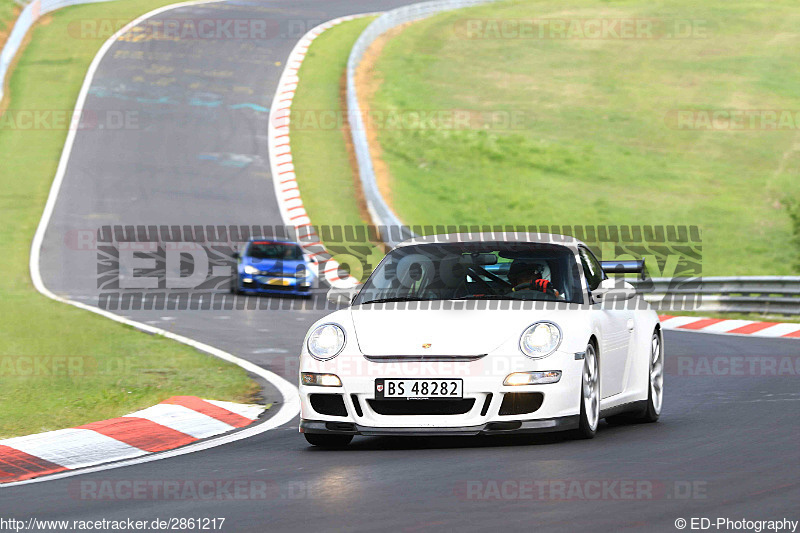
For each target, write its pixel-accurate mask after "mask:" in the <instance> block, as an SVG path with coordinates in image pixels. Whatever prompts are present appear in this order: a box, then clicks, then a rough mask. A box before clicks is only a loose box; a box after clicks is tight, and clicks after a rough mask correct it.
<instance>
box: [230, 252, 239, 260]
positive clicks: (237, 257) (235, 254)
mask: <svg viewBox="0 0 800 533" xmlns="http://www.w3.org/2000/svg"><path fill="white" fill-rule="evenodd" d="M231 255H232V256H233V258H234V259H239V252H233V253H232V254H231Z"/></svg>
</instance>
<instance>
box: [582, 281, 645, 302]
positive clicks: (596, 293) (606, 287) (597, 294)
mask: <svg viewBox="0 0 800 533" xmlns="http://www.w3.org/2000/svg"><path fill="white" fill-rule="evenodd" d="M592 296H593V297H594V299H595V300H596V301H598V302H618V301H621V300H630V299H631V298H633V297H634V296H636V288H635V287H634V286H633V285H631V284H630V283H628V282H627V281H624V280H615V279H611V278H609V279H604V280H603V281H601V282H600V286H599V287H597V288H596V289H595V290H593V291H592Z"/></svg>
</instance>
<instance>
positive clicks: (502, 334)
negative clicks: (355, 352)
mask: <svg viewBox="0 0 800 533" xmlns="http://www.w3.org/2000/svg"><path fill="white" fill-rule="evenodd" d="M534 314H535V315H538V313H536V312H535V311H534ZM351 316H352V320H353V327H354V329H355V333H356V337H357V340H358V346H359V348H360V350H361V353H363V354H364V355H367V356H409V357H415V356H426V355H428V356H478V355H485V354H488V353H490V352H492V351H494V350H496V349H498V348H499V347H500V346H501V345H502V344H503V343H505V342H507V341H509V339H512V340H515V339H518V338H519V336H520V335H521V334H522V332H523V331H524V330H525V328H526V327H527V326H529V325H530V324H532V323H533V322H535V321H536V320H537V319H540V318H537V317H536V316H531V314H529V313H526V312H520V311H514V310H509V311H504V310H409V309H392V310H388V309H375V306H371V305H365V306H355V307H352V308H351ZM426 344H430V348H424V347H423V346H424V345H426Z"/></svg>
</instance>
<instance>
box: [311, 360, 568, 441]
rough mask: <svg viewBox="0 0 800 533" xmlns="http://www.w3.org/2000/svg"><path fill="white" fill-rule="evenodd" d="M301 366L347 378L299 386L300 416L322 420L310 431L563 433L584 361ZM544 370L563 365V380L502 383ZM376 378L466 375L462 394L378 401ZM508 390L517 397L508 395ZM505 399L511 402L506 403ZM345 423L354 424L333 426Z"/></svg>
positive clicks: (316, 363)
mask: <svg viewBox="0 0 800 533" xmlns="http://www.w3.org/2000/svg"><path fill="white" fill-rule="evenodd" d="M300 370H301V372H316V373H329V374H335V375H337V376H338V377H339V378H340V379H341V383H342V384H341V386H339V387H320V386H309V385H304V384H302V383H301V384H300V386H299V389H300V404H301V419H302V420H304V421H308V422H309V423H312V422H319V423H320V424H321V425H320V424H317V425H312V426H308V427H309V428H310V429H312V430H313V429H314V428H316V429H317V430H328V431H330V430H331V429H332V428H337V427H341V428H344V427H347V428H349V429H348V431H349V432H350V433H351V434H364V435H367V434H369V435H375V434H390V435H400V434H429V433H434V434H442V432H444V434H463V435H476V434H480V433H488V432H497V431H508V430H523V429H530V430H537V431H539V430H544V431H558V430H560V429H562V428H561V425H562V424H563V423H564V422H561V421H562V420H569V419H570V417H573V416H575V415H578V414H579V413H580V397H581V396H580V391H581V378H582V370H583V361H582V360H578V359H576V357H575V354H574V353H567V352H560V353H557V354H554V355H553V356H550V357H548V358H545V359H541V360H531V359H527V358H524V357H522V356H516V355H509V356H499V355H489V356H487V357H484V358H482V359H480V360H475V361H469V362H458V363H450V362H441V363H430V362H401V363H396V364H395V363H383V362H381V363H375V362H372V361H368V360H367V359H365V358H364V357H363V356H362V355H360V354H352V355H350V354H342V355H340V356H338V357H336V358H335V359H334V360H332V361H326V362H319V361H311V360H310V358H306V357H304V358H302V360H301V368H300ZM547 370H560V371H562V377H561V380H560V381H559V382H558V383H550V384H542V385H526V386H505V385H503V380H504V379H505V377H506V376H507V375H508V374H509V373H511V372H517V371H547ZM378 378H409V379H419V378H423V379H425V378H431V379H461V380H463V399H462V400H457V401H453V402H446V401H443V400H430V401H426V400H405V401H404V400H388V401H376V393H375V386H376V385H375V382H376V379H378ZM509 394H511V395H512V396H511V397H509V398H506V396H507V395H509ZM517 395H520V396H526V398H522V397H520V396H517ZM534 396H535V397H534ZM315 397H316V398H315ZM323 397H324V398H323ZM506 399H508V400H509V402H510V404H511V405H507V404H506ZM315 400H316V405H315ZM537 401H538V402H539V403H538V405H537V404H536V402H537ZM515 402H519V403H518V404H517V403H515ZM525 402H532V404H531V405H526V403H525ZM334 403H335V404H336V405H334ZM418 407H419V408H418ZM509 407H511V408H509ZM553 420H556V421H559V422H555V423H554V422H552V421H553ZM328 423H331V424H328ZM340 423H341V424H349V426H346V425H342V426H338V425H336V424H340ZM520 424H524V425H520ZM384 431H386V432H388V433H382V432H384ZM409 432H410V433H409ZM452 432H455V433H452Z"/></svg>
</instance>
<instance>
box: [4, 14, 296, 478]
mask: <svg viewBox="0 0 800 533" xmlns="http://www.w3.org/2000/svg"><path fill="white" fill-rule="evenodd" d="M217 1H219V0H197V1H191V2H182V3H179V4H173V5H170V6H164V7H160V8H158V9H154V10H153V11H150V12H149V13H146V14H144V15H142V16H141V17H139V18H137V19H135V20H134V21H133V22H130V23H129V24H127V25H125V27H123V28H122V29H120V30H119V31H118V32H116V33H115V34H114V35H112V36H111V37H109V38H108V40H106V42H104V43H103V45H102V46H101V47H100V50H99V51H98V52H97V55H95V57H94V59H93V60H92V63H91V65H90V66H89V70H88V71H87V72H86V77H85V78H84V80H83V86H82V87H81V91H80V93H79V94H78V100H77V102H76V103H75V111H74V112H73V116H72V122H71V124H78V123H79V122H78V121H79V120H80V116H81V112H82V109H83V106H84V104H85V102H86V96H87V95H88V93H89V87H90V86H91V84H92V79H93V78H94V74H95V72H96V71H97V67H98V66H99V65H100V62H101V61H102V60H103V57H104V56H105V54H106V53H107V52H108V50H109V49H110V48H111V46H113V44H114V43H115V42H116V41H117V39H119V37H120V36H121V35H123V34H124V33H126V32H127V31H129V30H130V29H131V28H133V27H134V26H136V25H138V24H140V23H141V22H143V21H144V20H146V19H148V18H150V17H154V16H156V15H159V14H161V13H163V12H165V11H170V10H173V9H177V8H181V7H188V6H194V5H200V4H210V3H215V2H217ZM76 132H77V130H76V129H70V130H69V133H68V134H67V140H66V141H65V143H64V149H63V150H62V152H61V159H60V160H59V162H58V169H57V170H56V175H55V178H54V179H53V184H52V186H51V187H50V194H49V196H48V197H47V203H46V204H45V207H44V212H43V213H42V218H41V220H40V221H39V226H38V227H37V228H36V234H35V235H34V236H33V243H32V244H31V260H30V273H31V279H32V280H33V285H34V287H36V290H37V291H39V292H40V293H42V294H43V295H45V296H47V297H48V298H51V299H53V300H56V301H57V302H61V303H65V304H69V305H72V306H74V307H77V308H79V309H83V310H85V311H90V312H92V313H96V314H98V315H101V316H104V317H106V318H109V319H111V320H113V321H115V322H119V323H121V324H126V325H129V326H133V327H135V328H137V329H139V330H141V331H144V332H147V333H152V334H156V335H162V336H164V337H166V338H168V339H172V340H174V341H177V342H180V343H183V344H186V345H188V346H191V347H193V348H195V349H197V350H200V351H202V352H205V353H207V354H209V355H213V356H214V357H217V358H219V359H222V360H225V361H228V362H230V363H233V364H235V365H238V366H239V367H241V368H243V369H245V370H246V371H248V372H251V373H253V374H255V375H257V376H259V377H261V378H263V379H265V380H267V381H269V382H270V383H271V384H272V385H273V386H274V387H275V388H276V389H278V391H279V392H280V394H281V396H282V397H283V401H282V402H281V404H280V406H279V407H278V412H277V413H276V414H274V415H273V416H272V418H270V419H269V420H267V421H265V422H263V423H261V424H256V425H254V426H250V427H247V428H245V429H243V430H241V431H237V432H235V433H230V434H228V435H223V436H222V437H219V438H214V439H210V440H207V441H203V442H199V443H195V444H190V445H188V446H184V447H183V448H177V449H175V450H172V451H168V452H163V453H159V454H154V455H147V456H144V457H140V458H136V459H130V460H126V461H121V462H116V463H110V464H108V465H102V466H96V467H92V468H87V469H84V470H75V471H70V472H63V473H60V474H54V475H51V476H44V477H41V478H36V479H30V480H26V481H19V482H16V483H7V484H3V485H2V486H1V487H2V488H7V487H15V486H17V485H24V484H28V483H40V482H43V481H49V480H53V479H60V478H65V477H71V476H75V475H79V474H85V473H89V472H98V471H101V470H109V469H112V468H121V467H124V466H130V465H136V464H141V463H147V462H150V461H156V460H159V459H166V458H168V457H175V456H178V455H185V454H188V453H193V452H198V451H201V450H206V449H208V448H214V447H216V446H221V445H223V444H228V443H230V442H235V441H237V440H241V439H246V438H248V437H252V436H253V435H258V434H260V433H264V432H266V431H268V430H270V429H273V428H276V427H278V426H281V425H283V424H285V423H287V422H290V421H291V420H292V419H293V418H294V417H296V416H297V415H298V414H299V413H300V398H299V393H298V390H297V387H296V386H295V385H293V384H291V383H289V382H288V381H286V380H285V379H283V378H282V377H280V376H279V375H277V374H275V373H273V372H270V371H269V370H265V369H263V368H261V367H260V366H258V365H255V364H253V363H251V362H250V361H246V360H244V359H241V358H239V357H236V356H235V355H232V354H230V353H228V352H225V351H222V350H220V349H219V348H215V347H213V346H210V345H208V344H204V343H202V342H198V341H196V340H194V339H190V338H188V337H184V336H183V335H178V334H176V333H172V332H170V331H166V330H164V329H161V328H156V327H153V326H149V325H147V324H143V323H141V322H136V321H133V320H129V319H127V318H125V317H122V316H119V315H116V314H114V313H110V312H108V311H105V310H103V309H99V308H97V307H93V306H90V305H86V304H83V303H80V302H76V301H73V300H68V299H66V298H62V297H60V296H58V295H56V294H54V293H53V292H51V291H50V290H49V289H48V288H47V287H46V286H45V284H44V281H43V280H42V275H41V272H40V270H39V259H40V256H41V247H42V242H43V241H44V234H45V232H46V231H47V226H48V225H49V224H50V218H51V217H52V215H53V210H54V209H55V205H56V201H57V200H58V193H59V190H60V189H61V184H62V182H63V181H64V175H65V174H66V170H67V164H68V163H69V158H70V154H71V152H72V145H73V144H74V142H75V135H76Z"/></svg>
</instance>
